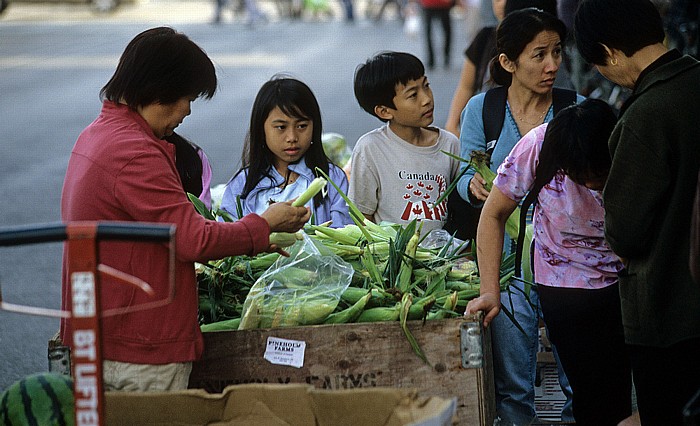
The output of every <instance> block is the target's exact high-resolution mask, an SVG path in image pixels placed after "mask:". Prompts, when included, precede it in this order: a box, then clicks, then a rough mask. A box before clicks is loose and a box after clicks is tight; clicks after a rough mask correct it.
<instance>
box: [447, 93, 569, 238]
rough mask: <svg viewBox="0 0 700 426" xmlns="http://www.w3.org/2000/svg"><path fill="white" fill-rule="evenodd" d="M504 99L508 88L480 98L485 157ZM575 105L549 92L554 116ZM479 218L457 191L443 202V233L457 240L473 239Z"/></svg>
mask: <svg viewBox="0 0 700 426" xmlns="http://www.w3.org/2000/svg"><path fill="white" fill-rule="evenodd" d="M507 97H508V88H507V87H505V86H499V87H494V88H493V89H490V90H488V91H487V92H486V94H485V95H484V106H483V108H482V110H481V119H482V121H483V123H484V136H485V137H486V138H485V140H486V153H487V154H489V155H491V153H493V150H494V148H495V147H496V142H498V137H499V136H500V134H501V129H502V128H503V121H504V120H505V117H506V100H507ZM575 103H576V92H575V91H573V90H568V89H561V88H558V87H555V88H554V89H553V91H552V106H553V108H554V115H556V114H557V113H558V112H559V111H561V110H562V109H564V108H566V107H567V106H570V105H573V104H575ZM480 214H481V207H474V206H472V205H471V204H469V203H468V202H467V201H465V200H464V199H462V197H461V196H460V195H459V193H458V192H457V191H455V190H453V191H452V192H451V193H450V195H449V196H448V198H447V222H446V223H445V226H444V229H445V230H447V231H448V232H449V233H451V234H454V235H455V236H456V237H457V238H459V239H461V240H471V239H475V238H476V228H477V226H478V224H479V215H480Z"/></svg>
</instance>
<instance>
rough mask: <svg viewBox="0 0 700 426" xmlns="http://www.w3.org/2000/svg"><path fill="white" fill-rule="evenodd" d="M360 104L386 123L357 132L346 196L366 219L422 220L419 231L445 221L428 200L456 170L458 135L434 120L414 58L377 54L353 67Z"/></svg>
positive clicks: (423, 78)
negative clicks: (363, 131)
mask: <svg viewBox="0 0 700 426" xmlns="http://www.w3.org/2000/svg"><path fill="white" fill-rule="evenodd" d="M355 97H356V98H357V101H358V102H359V104H360V106H361V107H362V108H363V109H364V110H365V111H367V112H368V113H370V114H372V115H374V116H375V117H377V118H378V119H380V120H381V121H383V122H385V123H386V124H385V125H384V126H382V127H380V128H378V129H375V130H372V131H370V132H368V133H367V134H365V135H363V136H362V137H360V139H359V140H358V141H357V144H356V145H355V148H354V150H353V153H352V160H351V172H350V187H349V191H348V196H349V197H350V199H351V200H352V201H353V202H354V203H355V204H356V205H357V207H358V208H359V209H360V211H361V212H362V213H363V214H364V215H365V217H367V218H368V219H370V220H372V221H374V222H376V223H379V222H382V221H386V222H392V223H399V224H407V223H409V222H411V221H412V220H413V219H417V220H419V221H421V222H423V230H422V233H423V234H427V233H428V232H430V231H431V230H433V229H440V228H442V226H443V225H444V223H445V221H446V219H447V199H445V200H444V201H442V202H441V203H440V204H437V205H436V204H435V201H437V199H438V198H439V197H440V195H442V193H443V192H444V191H445V190H446V189H447V187H448V186H449V184H450V182H451V181H452V180H453V179H454V178H455V176H456V175H457V173H458V172H459V162H458V161H457V160H455V159H453V158H452V157H450V156H448V155H447V154H445V153H444V152H443V151H446V152H450V153H452V154H454V155H457V156H458V155H459V149H460V146H459V139H457V137H456V136H454V135H453V134H452V133H449V132H447V131H445V130H442V129H439V128H437V127H431V126H430V125H431V124H432V123H433V109H434V103H433V92H432V90H431V89H430V84H429V83H428V78H427V77H426V76H425V68H424V66H423V64H422V63H421V61H420V59H418V58H417V57H415V56H414V55H411V54H409V53H402V52H382V53H379V54H377V55H376V56H374V57H372V58H370V59H369V60H368V61H367V62H365V63H364V64H361V65H360V66H358V68H357V70H356V71H355Z"/></svg>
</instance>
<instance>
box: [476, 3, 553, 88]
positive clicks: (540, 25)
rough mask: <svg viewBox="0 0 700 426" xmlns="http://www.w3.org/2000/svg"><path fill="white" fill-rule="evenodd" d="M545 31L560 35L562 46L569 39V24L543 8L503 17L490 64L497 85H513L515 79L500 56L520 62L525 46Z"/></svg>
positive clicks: (492, 76)
mask: <svg viewBox="0 0 700 426" xmlns="http://www.w3.org/2000/svg"><path fill="white" fill-rule="evenodd" d="M542 31H554V32H556V33H557V34H559V39H560V40H561V42H562V43H564V40H566V25H565V24H564V23H563V22H562V21H561V20H559V19H558V18H557V17H556V16H554V15H552V14H550V13H547V12H545V11H542V10H540V9H536V8H533V7H529V8H526V9H520V10H516V11H513V12H511V13H509V14H508V15H506V17H505V18H503V21H501V23H500V24H499V25H498V29H497V30H496V56H495V57H494V58H493V59H492V60H491V62H490V64H489V70H490V71H491V78H492V79H493V81H494V82H496V84H498V85H500V86H510V84H511V82H512V78H513V76H512V74H511V73H509V72H508V71H506V70H505V69H503V67H502V66H501V62H500V61H499V60H498V56H499V55H500V54H501V53H502V54H504V55H506V56H507V57H508V59H510V60H511V61H513V62H517V60H518V57H519V56H520V54H521V53H523V51H524V50H525V47H527V45H528V44H529V43H530V42H531V41H532V40H534V39H535V37H536V36H537V34H539V33H541V32H542Z"/></svg>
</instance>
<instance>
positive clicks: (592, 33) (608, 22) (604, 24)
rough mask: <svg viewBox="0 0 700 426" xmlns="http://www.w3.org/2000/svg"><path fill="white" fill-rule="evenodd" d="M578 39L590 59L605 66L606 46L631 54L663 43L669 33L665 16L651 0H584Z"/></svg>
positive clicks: (576, 25)
mask: <svg viewBox="0 0 700 426" xmlns="http://www.w3.org/2000/svg"><path fill="white" fill-rule="evenodd" d="M574 38H575V40H576V46H577V48H578V50H579V52H580V53H581V56H582V57H583V58H584V59H585V60H586V61H587V62H589V63H592V64H595V65H604V64H605V63H606V60H607V55H606V52H605V49H604V47H603V45H605V46H607V47H609V48H614V49H618V50H620V51H621V52H622V53H624V54H625V55H627V56H628V57H629V56H632V55H633V54H634V53H635V52H637V51H639V50H640V49H642V48H643V47H646V46H650V45H653V44H657V43H661V42H663V41H664V38H665V33H664V27H663V21H662V20H661V15H660V14H659V11H658V9H657V8H656V6H654V4H653V3H652V2H650V1H649V0H614V1H612V0H584V1H582V2H581V3H580V4H579V6H578V10H577V11H576V17H575V18H574Z"/></svg>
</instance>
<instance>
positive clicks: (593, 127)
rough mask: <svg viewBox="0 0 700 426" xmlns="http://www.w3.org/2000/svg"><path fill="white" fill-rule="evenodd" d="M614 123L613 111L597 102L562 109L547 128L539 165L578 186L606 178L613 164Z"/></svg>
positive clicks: (585, 101) (590, 101) (589, 100)
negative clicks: (543, 163)
mask: <svg viewBox="0 0 700 426" xmlns="http://www.w3.org/2000/svg"><path fill="white" fill-rule="evenodd" d="M616 123H617V116H616V115H615V112H614V110H613V109H612V107H611V106H610V105H609V104H608V103H607V102H605V101H602V100H600V99H593V98H589V99H586V100H584V101H583V102H581V103H580V104H576V105H572V106H569V107H566V108H564V109H562V110H561V111H559V113H558V114H557V115H556V116H555V117H554V119H552V121H550V122H549V124H548V125H547V130H546V132H545V136H544V141H543V142H542V151H541V152H540V162H541V163H542V162H546V163H547V164H548V165H549V167H552V168H554V169H555V170H558V171H560V172H562V173H564V174H566V175H567V176H568V177H569V178H570V179H571V180H573V181H574V182H576V183H578V184H580V185H584V184H585V183H586V181H588V180H590V179H595V178H605V177H607V175H608V172H609V171H610V164H611V161H612V160H611V159H610V151H609V150H608V139H609V138H610V135H611V133H612V131H613V129H614V128H615V124H616Z"/></svg>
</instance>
